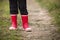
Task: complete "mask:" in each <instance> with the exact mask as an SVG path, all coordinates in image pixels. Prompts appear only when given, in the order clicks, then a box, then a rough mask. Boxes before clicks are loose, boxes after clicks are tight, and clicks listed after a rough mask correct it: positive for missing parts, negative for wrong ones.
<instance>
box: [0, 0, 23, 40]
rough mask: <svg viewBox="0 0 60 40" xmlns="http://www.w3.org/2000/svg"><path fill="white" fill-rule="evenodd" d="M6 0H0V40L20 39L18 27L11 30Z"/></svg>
mask: <svg viewBox="0 0 60 40" xmlns="http://www.w3.org/2000/svg"><path fill="white" fill-rule="evenodd" d="M10 25H11V22H10V14H9V2H8V0H3V1H0V40H22V38H21V36H22V35H21V33H20V31H21V30H19V29H17V30H14V31H11V30H9V29H8V28H9V27H10Z"/></svg>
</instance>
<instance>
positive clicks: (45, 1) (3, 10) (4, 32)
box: [0, 0, 60, 40]
mask: <svg viewBox="0 0 60 40" xmlns="http://www.w3.org/2000/svg"><path fill="white" fill-rule="evenodd" d="M36 2H38V3H39V4H40V6H41V7H43V8H46V9H47V10H48V11H49V14H50V16H52V17H53V20H54V21H52V23H54V25H56V26H57V27H58V33H60V0H36ZM9 13H10V12H9V0H0V40H8V39H9V40H22V39H21V38H20V37H19V36H21V34H20V33H19V31H20V30H18V31H17V30H15V31H11V32H10V31H9V30H8V26H10V24H11V23H10V16H9V15H10V14H9ZM18 25H19V24H18ZM17 33H19V34H17ZM12 34H13V35H12Z"/></svg>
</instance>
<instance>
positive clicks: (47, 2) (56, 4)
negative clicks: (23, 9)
mask: <svg viewBox="0 0 60 40" xmlns="http://www.w3.org/2000/svg"><path fill="white" fill-rule="evenodd" d="M37 1H38V2H39V4H40V6H42V7H43V8H46V9H48V11H49V12H50V15H51V16H52V17H53V18H54V21H53V23H54V24H55V25H57V26H58V27H59V29H58V30H59V31H60V0H37Z"/></svg>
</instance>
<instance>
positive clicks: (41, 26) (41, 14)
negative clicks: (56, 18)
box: [21, 0, 56, 40]
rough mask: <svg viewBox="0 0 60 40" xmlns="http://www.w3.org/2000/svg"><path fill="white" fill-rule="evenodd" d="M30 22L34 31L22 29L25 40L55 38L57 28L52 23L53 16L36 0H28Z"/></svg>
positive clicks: (50, 39) (51, 39) (48, 39)
mask: <svg viewBox="0 0 60 40" xmlns="http://www.w3.org/2000/svg"><path fill="white" fill-rule="evenodd" d="M27 7H28V12H29V24H30V27H31V28H32V32H25V31H21V34H22V39H23V40H53V39H55V38H54V36H55V30H56V28H55V27H54V25H52V23H51V19H52V17H50V16H49V13H48V11H47V10H46V9H44V8H41V7H40V6H39V5H38V3H37V2H35V0H27Z"/></svg>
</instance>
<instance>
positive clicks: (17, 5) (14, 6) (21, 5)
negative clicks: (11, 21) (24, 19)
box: [9, 0, 28, 15]
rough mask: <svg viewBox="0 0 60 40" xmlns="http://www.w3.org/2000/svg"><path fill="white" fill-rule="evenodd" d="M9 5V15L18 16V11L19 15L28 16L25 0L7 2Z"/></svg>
mask: <svg viewBox="0 0 60 40" xmlns="http://www.w3.org/2000/svg"><path fill="white" fill-rule="evenodd" d="M9 4H10V13H11V14H18V9H19V10H20V13H21V15H28V12H27V7H26V0H9Z"/></svg>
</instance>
